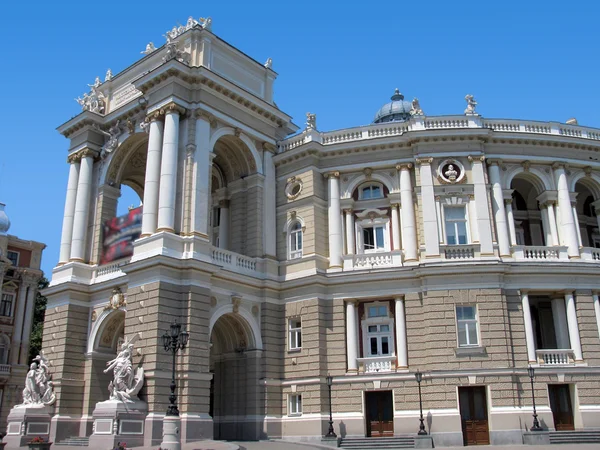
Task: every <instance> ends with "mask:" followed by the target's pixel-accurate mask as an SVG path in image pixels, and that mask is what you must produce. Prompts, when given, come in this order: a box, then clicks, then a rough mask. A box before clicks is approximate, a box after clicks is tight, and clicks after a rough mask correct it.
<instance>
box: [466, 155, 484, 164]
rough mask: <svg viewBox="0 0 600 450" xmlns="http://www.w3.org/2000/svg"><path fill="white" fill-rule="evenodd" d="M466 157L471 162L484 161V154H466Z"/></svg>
mask: <svg viewBox="0 0 600 450" xmlns="http://www.w3.org/2000/svg"><path fill="white" fill-rule="evenodd" d="M467 159H468V160H469V162H471V163H478V162H481V163H482V162H484V161H485V156H484V155H477V156H471V155H469V156H467Z"/></svg>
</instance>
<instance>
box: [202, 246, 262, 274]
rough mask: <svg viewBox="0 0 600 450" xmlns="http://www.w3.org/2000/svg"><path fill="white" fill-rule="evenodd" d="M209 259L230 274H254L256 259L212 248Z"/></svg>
mask: <svg viewBox="0 0 600 450" xmlns="http://www.w3.org/2000/svg"><path fill="white" fill-rule="evenodd" d="M211 259H212V262H213V263H214V264H217V265H219V266H223V267H224V268H225V269H228V270H230V271H232V272H246V273H251V274H256V259H255V258H251V257H249V256H244V255H240V254H239V253H235V252H230V251H229V250H224V249H222V248H217V247H213V248H212V251H211Z"/></svg>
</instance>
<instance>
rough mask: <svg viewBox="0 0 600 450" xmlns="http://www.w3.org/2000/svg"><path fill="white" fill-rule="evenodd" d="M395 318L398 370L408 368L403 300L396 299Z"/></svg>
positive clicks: (400, 298)
mask: <svg viewBox="0 0 600 450" xmlns="http://www.w3.org/2000/svg"><path fill="white" fill-rule="evenodd" d="M394 301H395V306H396V308H395V318H396V345H397V346H398V349H397V350H396V351H397V355H398V368H399V369H406V368H408V350H407V345H406V314H405V312H404V298H403V297H396V298H395V299H394Z"/></svg>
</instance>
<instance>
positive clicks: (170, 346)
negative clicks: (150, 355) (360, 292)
mask: <svg viewBox="0 0 600 450" xmlns="http://www.w3.org/2000/svg"><path fill="white" fill-rule="evenodd" d="M189 337H190V334H189V333H188V332H187V331H185V330H184V331H181V325H180V324H178V323H177V320H175V321H174V322H173V323H172V324H171V329H170V330H169V331H167V332H165V334H163V335H162V340H163V346H164V347H165V350H166V351H167V352H171V353H173V370H172V375H171V395H169V401H170V402H171V404H170V405H169V407H168V408H167V416H179V409H177V405H176V404H175V400H177V396H176V395H175V388H176V387H177V385H176V384H175V355H177V352H178V351H179V350H183V349H184V348H185V346H186V345H187V343H188V339H189Z"/></svg>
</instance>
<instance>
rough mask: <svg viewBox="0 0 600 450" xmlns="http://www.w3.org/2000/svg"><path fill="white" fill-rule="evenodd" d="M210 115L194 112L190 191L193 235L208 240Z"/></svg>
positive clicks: (210, 153) (211, 156) (210, 163)
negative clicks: (191, 186) (194, 137)
mask: <svg viewBox="0 0 600 450" xmlns="http://www.w3.org/2000/svg"><path fill="white" fill-rule="evenodd" d="M211 120H214V119H213V117H212V116H211V115H210V114H207V113H206V112H204V111H201V110H197V111H196V140H195V145H196V148H195V153H194V169H193V185H194V187H193V190H192V226H191V232H192V234H193V235H196V236H199V237H202V238H204V239H207V240H208V239H209V223H208V218H209V216H210V208H211V196H210V183H211V176H212V174H211V172H212V159H213V158H214V156H215V154H214V153H212V148H211V147H210V127H211V124H210V122H211Z"/></svg>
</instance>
